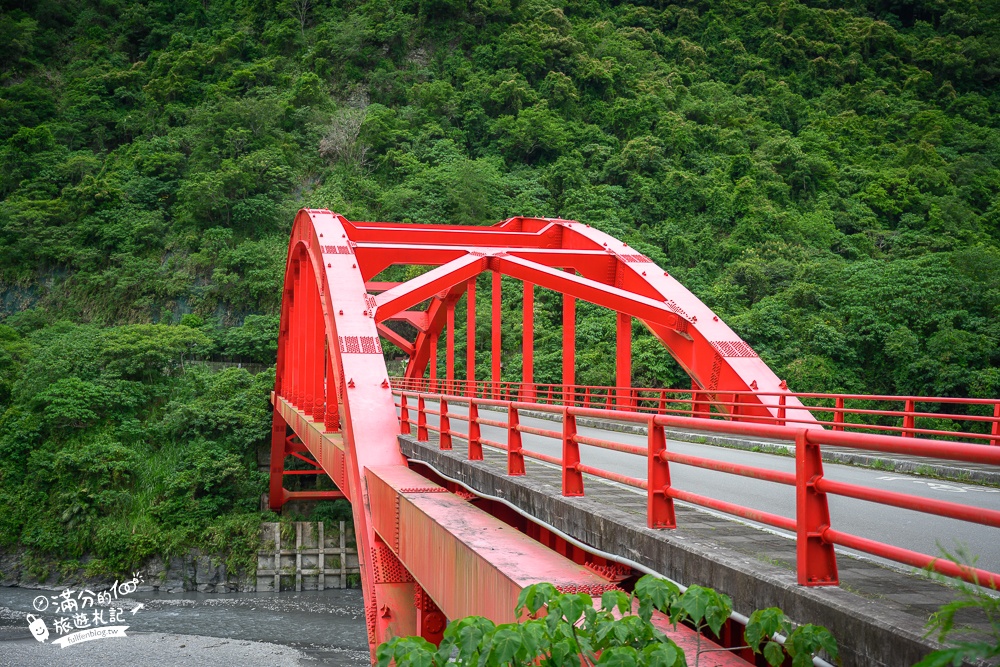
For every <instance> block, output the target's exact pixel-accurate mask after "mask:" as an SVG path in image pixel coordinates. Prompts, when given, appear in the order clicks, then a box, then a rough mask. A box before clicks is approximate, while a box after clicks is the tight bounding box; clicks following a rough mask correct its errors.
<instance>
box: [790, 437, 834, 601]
mask: <svg viewBox="0 0 1000 667" xmlns="http://www.w3.org/2000/svg"><path fill="white" fill-rule="evenodd" d="M822 477H823V458H822V456H821V453H820V449H819V445H816V444H813V443H811V442H809V432H808V431H806V430H805V429H800V430H799V431H798V433H797V434H796V436H795V514H796V517H795V526H796V536H795V537H796V540H795V550H796V570H797V571H798V579H799V585H800V586H836V585H838V584H839V583H840V580H839V578H838V576H837V555H836V554H835V553H834V551H833V544H831V543H829V542H827V541H826V540H824V539H823V532H824V531H825V530H826V529H827V528H829V527H830V508H829V506H828V505H827V501H826V494H825V493H823V492H821V491H818V490H817V489H816V482H817V481H818V480H820V479H821V478H822Z"/></svg>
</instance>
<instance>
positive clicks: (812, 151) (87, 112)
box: [0, 0, 1000, 396]
mask: <svg viewBox="0 0 1000 667" xmlns="http://www.w3.org/2000/svg"><path fill="white" fill-rule="evenodd" d="M3 6H4V7H5V8H6V10H5V11H4V13H3V15H2V19H0V36H2V43H3V44H4V47H3V51H2V53H0V66H2V68H3V74H2V78H0V86H2V88H0V109H2V114H0V118H2V122H0V163H2V164H3V169H2V170H0V195H2V196H3V197H4V201H3V203H2V204H0V278H2V280H3V281H4V285H5V286H6V293H5V297H6V298H5V307H6V308H7V309H8V310H12V309H15V308H16V307H17V306H18V305H19V304H21V305H23V304H33V305H35V307H36V308H38V309H40V310H42V311H43V312H44V313H45V317H48V318H49V320H50V321H51V320H53V319H58V318H66V317H68V318H71V319H74V320H85V321H92V322H96V323H101V324H119V323H123V322H130V321H160V320H168V321H176V320H177V318H178V317H179V316H180V314H181V313H185V312H194V313H197V314H198V315H199V316H200V317H202V318H204V319H205V320H206V321H212V322H215V323H221V324H223V325H230V324H233V323H234V322H237V323H238V322H241V321H242V319H243V317H244V316H245V315H246V314H248V313H261V314H268V315H272V316H273V314H274V313H275V312H276V308H277V304H278V301H279V297H280V287H279V285H280V280H281V276H282V270H283V247H284V245H285V243H286V234H287V231H288V229H289V224H290V220H291V215H292V212H293V211H294V210H295V209H297V208H298V207H300V206H303V205H311V206H322V207H328V208H331V209H334V210H337V211H339V212H342V213H344V214H345V215H347V216H348V217H349V218H355V219H373V218H374V219H400V220H413V221H417V222H453V223H477V224H485V223H489V222H493V221H495V220H497V219H500V218H502V217H505V216H508V215H512V214H526V215H561V216H563V217H567V218H575V219H578V220H581V221H584V222H588V223H591V224H594V225H596V226H598V227H600V228H602V229H604V230H607V231H609V232H611V233H613V234H615V235H617V236H619V237H621V238H623V239H625V240H627V241H629V242H630V243H632V244H633V245H635V246H636V247H638V248H640V249H641V250H642V251H644V252H647V253H648V254H649V255H650V256H652V257H653V258H654V259H656V260H657V261H658V262H659V263H661V264H662V265H664V266H666V267H668V268H669V269H670V270H671V271H672V272H673V273H674V275H676V276H678V277H679V278H680V279H681V280H682V282H684V283H685V284H686V285H687V286H688V287H689V288H691V289H692V290H693V291H694V292H695V293H696V294H698V295H699V296H700V297H702V298H703V299H704V300H705V301H707V302H708V303H709V305H710V306H712V307H713V308H715V309H716V310H717V311H718V312H719V313H720V314H721V315H722V316H723V317H724V319H726V320H727V321H728V322H730V323H731V324H732V326H733V327H734V328H735V329H736V330H737V331H738V332H739V333H740V334H741V335H742V336H744V337H745V338H746V339H747V340H748V341H750V342H751V344H753V345H754V346H755V347H756V348H757V349H758V350H759V351H760V352H761V353H762V355H763V356H764V358H765V359H766V360H767V361H768V362H769V363H770V364H771V365H772V366H774V367H775V368H776V369H777V370H778V372H779V375H781V376H782V377H786V378H787V379H788V380H789V383H790V385H791V386H792V388H794V389H799V390H835V389H842V390H858V391H868V392H882V393H896V392H900V393H911V392H912V393H925V394H945V395H969V394H973V395H980V396H992V395H996V393H997V391H998V388H1000V372H998V370H997V368H996V366H997V364H998V361H1000V316H998V315H1000V311H998V307H1000V250H998V245H997V243H998V235H1000V210H998V205H997V203H996V202H997V192H998V190H1000V170H998V165H1000V128H998V118H1000V116H998V114H997V110H998V105H1000V96H998V93H997V83H998V80H1000V66H998V65H997V63H998V62H1000V24H998V23H1000V5H998V3H997V2H996V1H995V0H990V1H983V2H973V1H972V0H966V1H962V2H948V3H942V2H938V1H935V0H912V1H903V0H899V1H889V0H882V1H875V0H872V1H870V2H864V1H862V0H855V1H853V2H847V3H842V2H837V3H831V2H825V1H823V0H816V1H814V2H795V1H787V0H782V1H778V0H767V1H762V2H759V3H757V4H755V5H750V4H747V3H742V2H712V3H709V2H684V3H678V4H667V3H660V2H649V3H642V2H637V3H633V4H618V3H615V4H611V3H607V2H600V1H598V0H592V1H591V2H585V3H560V2H558V0H531V1H527V2H508V1H507V0H474V1H473V0H469V1H467V2H461V1H459V2H456V1H454V0H409V1H403V2H394V3H390V2H385V1H383V0H367V1H364V0H359V1H357V2H339V1H338V2H334V1H332V0H280V1H277V2H268V1H264V0H204V1H199V2H196V1H195V0H188V1H183V0H180V1H174V2H165V1H157V0H150V1H147V2H121V1H119V0H103V1H91V2H83V1H76V2H56V1H55V0H43V1H41V2H5V3H3ZM509 292H510V294H511V296H510V298H509V299H508V301H510V306H511V307H513V306H514V297H515V292H516V290H509ZM541 307H543V308H544V307H545V303H544V300H543V301H542V304H541ZM553 311H554V309H553ZM584 315H586V313H585V314H584ZM512 319H513V318H512ZM590 319H591V320H592V322H591V323H590V324H587V323H584V324H583V325H582V326H581V331H580V336H581V339H583V338H584V337H586V340H587V345H586V346H584V347H587V348H588V350H589V357H588V358H583V359H581V360H580V367H581V373H582V375H583V376H584V377H581V380H582V381H592V382H595V383H596V382H598V381H600V382H610V380H611V377H612V369H611V368H610V366H609V359H610V356H609V355H608V354H607V353H606V352H607V350H606V349H605V346H606V345H609V344H610V343H609V342H608V341H610V340H613V337H612V336H609V335H607V333H608V332H609V331H610V327H611V326H612V321H611V320H610V318H606V317H605V318H602V317H600V316H599V315H596V314H595V315H594V316H593V317H591V318H590ZM543 322H544V320H543ZM510 326H511V327H512V329H511V331H509V332H506V333H509V334H510V335H508V336H506V337H505V340H506V341H508V342H507V343H505V346H506V347H507V348H508V349H507V350H506V355H505V356H506V358H507V359H508V360H509V363H506V364H505V374H509V375H510V376H511V377H516V371H517V367H518V365H519V362H518V354H517V345H518V343H517V340H518V339H517V336H516V335H514V334H515V333H516V331H515V330H514V328H515V327H516V326H517V325H516V324H515V323H513V322H512V323H511V324H510ZM637 333H638V334H640V341H639V342H637V359H638V361H637V364H636V365H637V367H638V368H637V375H638V376H639V377H637V378H636V379H637V382H640V383H641V384H656V383H667V384H671V383H677V382H679V381H680V380H682V379H683V378H682V376H681V375H680V373H679V371H678V369H676V367H674V366H673V365H672V363H670V362H669V361H668V360H667V359H666V357H665V356H664V355H661V354H659V353H658V351H657V350H655V346H654V345H653V344H652V343H651V341H646V342H643V339H642V332H638V331H637ZM543 337H544V334H543ZM243 342H244V341H242V340H233V341H232V345H233V348H234V349H236V348H240V346H241V345H242V344H243ZM546 343H547V341H546V340H541V341H539V346H540V351H539V354H538V359H539V366H540V368H539V377H540V379H546V378H547V376H549V375H551V376H553V377H552V378H550V379H555V376H556V375H557V372H558V370H557V369H558V363H557V360H556V359H555V350H554V349H552V350H549V349H548V347H552V346H548V347H547V346H546ZM230 352H233V350H230Z"/></svg>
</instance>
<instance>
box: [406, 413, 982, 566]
mask: <svg viewBox="0 0 1000 667" xmlns="http://www.w3.org/2000/svg"><path fill="white" fill-rule="evenodd" d="M427 407H428V409H430V410H437V409H438V405H437V404H436V403H430V402H428V403H427ZM448 411H449V412H451V413H452V414H462V415H465V414H467V409H466V406H465V405H460V404H454V403H452V404H449V406H448ZM410 415H411V420H413V421H414V422H416V410H414V409H411V412H410ZM480 418H483V419H491V420H496V421H506V415H505V414H502V413H498V412H491V411H487V410H480ZM520 422H521V424H522V425H525V426H532V427H535V428H541V429H546V430H550V431H559V430H561V426H560V425H559V424H558V423H557V422H553V421H549V420H543V419H536V418H531V417H526V416H524V415H522V416H521V418H520ZM428 423H430V424H432V425H435V426H436V425H437V424H438V418H437V417H436V416H435V415H428ZM451 427H452V429H453V430H454V431H456V432H462V433H465V432H466V427H467V423H466V422H465V421H462V420H458V419H452V421H451ZM577 431H578V433H579V434H580V435H586V436H590V437H594V438H601V439H604V440H612V441H615V442H621V443H626V444H629V445H637V446H640V447H646V436H644V435H634V434H629V433H619V432H616V431H607V430H603V429H595V428H586V427H580V428H578V429H577ZM521 436H522V447H523V448H524V449H528V450H531V451H536V452H540V453H542V454H548V455H549V456H555V457H557V458H558V457H560V456H561V455H562V444H561V442H560V441H558V440H555V439H552V438H546V437H543V436H537V435H532V434H528V433H522V434H521ZM481 437H483V438H485V439H487V440H493V441H495V442H501V443H505V442H506V441H507V431H506V429H500V428H496V427H492V426H485V425H483V426H481ZM667 447H668V448H669V449H670V450H672V451H674V452H678V453H682V454H689V455H692V456H700V457H703V458H710V459H715V460H717V461H726V462H729V463H736V464H743V465H751V466H755V467H758V468H766V469H769V470H780V471H785V472H794V471H795V459H794V458H792V457H786V456H779V455H776V454H766V453H762V452H750V451H744V450H738V449H727V448H724V447H719V446H715V445H701V444H696V443H690V442H682V441H676V440H670V441H669V442H668V444H667ZM580 458H581V460H582V462H583V463H584V464H586V465H590V466H594V467H596V468H601V469H603V470H608V471H612V472H616V473H621V474H624V475H630V476H633V477H638V478H640V479H645V478H646V459H645V457H640V456H635V455H631V454H626V453H622V452H616V451H611V450H607V449H601V448H598V447H592V446H588V445H581V446H580ZM536 463H538V462H536ZM823 471H824V475H825V476H826V477H827V478H829V479H831V480H836V481H840V482H847V483H851V484H857V485H860V486H865V487H869V488H874V489H883V490H886V491H896V492H900V493H908V494H912V495H915V496H921V497H924V498H935V499H939V500H947V501H951V502H955V503H960V504H963V505H969V506H972V507H980V508H984V509H992V510H1000V489H998V488H994V487H989V486H979V485H976V484H972V483H968V484H966V483H959V482H953V481H941V480H935V479H931V478H928V477H922V476H919V475H907V474H901V473H895V472H893V473H889V472H885V471H879V470H871V469H867V468H859V467H855V466H848V465H837V464H831V463H824V465H823ZM670 478H671V484H672V485H673V486H675V487H677V488H678V489H682V490H685V491H690V492H692V493H698V494H701V495H704V496H708V497H710V498H714V499H718V500H724V501H728V502H731V503H736V504H738V505H742V506H744V507H750V508H753V509H757V510H762V511H766V512H771V513H773V514H779V515H782V516H785V517H789V518H792V519H794V518H795V489H794V487H791V486H785V485H782V484H776V483H773V482H766V481H761V480H757V479H752V478H749V477H740V476H735V475H730V474H727V473H721V472H715V471H712V470H704V469H702V468H695V467H692V466H686V465H680V464H676V463H673V464H671V466H670ZM586 483H587V481H586V480H585V488H586ZM591 483H593V482H591ZM635 491H636V493H641V494H643V495H645V491H643V490H641V489H635ZM828 498H829V504H830V523H831V526H832V527H833V528H835V529H836V530H839V531H842V532H846V533H851V534H853V535H857V536H860V537H865V538H868V539H872V540H877V541H879V542H885V543H887V544H891V545H893V546H897V547H902V548H905V549H911V550H913V551H918V552H921V553H924V554H928V555H930V556H943V555H944V551H945V550H947V551H948V552H950V553H956V551H962V552H963V553H965V554H968V556H969V557H971V558H974V559H975V565H976V566H977V567H979V568H982V569H985V570H989V571H992V572H998V571H1000V529H997V528H991V527H989V526H983V525H979V524H973V523H967V522H964V521H958V520H955V519H948V518H945V517H939V516H934V515H929V514H920V513H918V512H914V511H911V510H905V509H900V508H896V507H889V506H885V505H879V504H875V503H871V502H867V501H863V500H855V499H853V498H845V497H842V496H834V495H829V496H828ZM678 502H679V501H678ZM705 511H708V510H705ZM714 513H716V514H718V512H714ZM740 520H741V521H743V522H744V523H750V524H751V525H759V524H753V522H748V521H744V520H742V519H740ZM767 529H768V530H771V531H773V532H775V533H779V534H782V535H786V536H788V537H789V538H790V539H793V538H794V536H793V535H792V534H791V533H789V532H787V531H784V530H781V529H777V528H772V527H770V526H768V527H767ZM844 551H847V552H848V553H855V552H853V551H850V550H846V549H845V550H844Z"/></svg>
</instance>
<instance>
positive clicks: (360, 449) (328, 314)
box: [271, 209, 811, 647]
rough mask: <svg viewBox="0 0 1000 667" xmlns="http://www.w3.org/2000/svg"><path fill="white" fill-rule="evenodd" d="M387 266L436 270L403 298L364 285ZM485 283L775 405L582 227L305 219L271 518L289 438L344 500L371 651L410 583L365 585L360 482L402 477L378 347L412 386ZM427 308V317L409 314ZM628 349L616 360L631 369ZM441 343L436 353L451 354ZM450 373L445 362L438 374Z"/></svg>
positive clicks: (633, 262)
mask: <svg viewBox="0 0 1000 667" xmlns="http://www.w3.org/2000/svg"><path fill="white" fill-rule="evenodd" d="M393 264H419V265H429V266H436V267H437V268H434V269H432V270H431V271H428V272H427V273H425V274H423V275H422V276H419V277H417V278H415V279H414V280H411V281H408V282H406V283H403V284H400V285H395V284H381V283H378V282H370V281H372V280H373V279H374V278H375V276H377V275H378V274H379V273H380V272H381V271H382V270H383V269H385V268H386V267H388V266H391V265H393ZM483 270H493V271H496V272H499V273H502V274H504V275H508V276H511V277H514V278H516V279H520V280H523V281H527V282H530V283H533V284H536V285H539V286H542V287H547V288H549V289H554V290H556V291H559V292H561V293H563V294H564V295H565V296H564V298H565V299H566V301H567V303H571V302H572V300H573V299H575V298H581V299H585V300H587V301H591V302H593V303H597V304H599V305H602V306H605V307H608V308H611V309H612V310H615V311H618V312H620V313H624V314H625V316H632V317H636V318H638V319H640V321H642V322H643V323H644V324H645V325H646V326H647V327H648V328H649V329H650V330H651V331H652V332H653V333H654V334H655V335H656V336H657V337H658V338H659V339H660V340H661V341H662V342H663V343H664V345H665V346H666V347H667V349H668V350H669V351H670V353H671V354H672V355H673V356H674V358H675V359H677V361H678V362H679V363H680V364H681V366H682V367H683V368H684V369H685V370H687V371H688V372H689V373H690V374H691V376H692V378H693V380H694V381H695V383H696V384H697V385H698V386H699V387H701V388H702V389H703V390H704V394H703V396H704V400H705V402H706V403H711V402H716V405H719V403H720V402H722V401H724V400H725V398H718V396H720V395H723V394H724V392H726V391H745V390H747V389H757V388H759V389H760V390H761V391H764V392H777V391H779V382H780V381H779V380H778V378H777V377H776V376H775V375H774V373H772V372H771V371H770V369H769V368H767V366H766V364H764V363H763V361H761V360H760V359H759V357H757V355H756V353H754V352H753V351H752V350H751V349H750V348H749V346H748V345H746V343H745V342H743V341H742V340H741V339H739V337H738V336H736V334H735V333H734V332H732V330H731V329H729V327H727V326H726V325H725V324H724V323H723V322H721V321H720V320H719V319H718V318H717V317H716V316H715V315H714V314H713V313H712V311H711V310H709V309H708V308H707V307H706V306H705V305H704V304H703V303H701V302H700V301H699V300H698V299H697V298H696V297H694V295H692V294H691V293H690V292H689V291H687V290H686V289H684V287H683V286H681V285H680V284H679V283H677V281H676V280H674V279H673V278H672V277H670V276H668V275H667V273H666V272H664V271H662V269H659V268H658V267H656V265H655V264H653V263H652V262H651V261H650V260H649V259H648V258H646V257H644V256H643V255H641V254H639V253H636V252H635V251H634V250H633V249H631V248H628V246H627V245H626V244H624V243H622V242H620V241H618V240H617V239H614V238H613V237H611V236H608V235H607V234H604V233H602V232H600V231H598V230H596V229H593V228H591V227H588V226H586V225H582V224H580V223H577V222H573V221H567V220H558V219H547V218H511V219H509V220H506V221H503V222H501V223H499V224H497V225H494V226H492V227H468V226H465V227H452V226H446V225H411V224H399V223H351V222H349V221H347V220H346V219H344V218H343V217H342V216H339V215H336V214H334V213H332V212H330V211H328V210H306V209H303V210H302V211H300V212H299V213H298V215H297V216H296V218H295V222H294V224H293V228H292V235H291V240H290V243H289V249H288V257H287V265H286V273H285V284H284V292H283V299H282V312H281V323H280V326H279V340H278V364H277V371H276V376H275V391H274V394H273V397H272V402H273V404H274V407H275V413H274V421H273V428H272V458H271V504H272V506H273V507H276V508H277V507H280V506H281V504H282V502H283V501H284V499H285V496H284V493H287V492H285V491H284V490H283V489H282V487H281V482H280V480H281V477H282V474H283V471H284V463H283V461H284V457H285V455H286V443H285V438H286V436H287V432H286V431H287V428H289V427H290V428H291V429H292V431H293V432H294V433H296V434H298V435H299V437H300V438H301V439H302V442H303V444H304V447H305V448H306V449H308V450H309V451H310V452H311V453H312V455H313V456H314V457H315V458H316V461H317V462H319V464H320V465H321V466H322V467H323V470H324V471H326V473H327V474H328V475H330V477H331V478H332V479H333V480H334V482H335V483H336V485H337V486H338V488H339V489H341V491H342V492H343V493H344V495H345V497H347V498H348V499H349V500H351V506H352V512H353V514H354V523H355V527H356V530H357V534H358V552H359V559H360V561H361V570H362V587H363V589H364V593H365V606H366V617H367V619H368V622H369V640H370V642H371V645H372V646H373V647H374V646H375V645H376V644H377V643H378V642H380V641H382V640H383V639H385V638H386V637H387V636H389V634H393V633H396V634H399V633H407V634H412V632H414V631H415V629H416V626H415V623H416V622H417V621H416V619H417V613H416V611H415V610H414V609H413V608H412V598H413V585H412V582H407V581H405V579H406V577H405V576H403V575H400V576H399V577H398V578H400V579H404V581H389V580H385V579H384V578H383V579H377V578H375V577H374V576H373V574H372V573H373V569H372V568H373V567H374V566H375V564H376V560H377V559H376V556H375V554H376V553H382V547H380V545H382V538H381V537H379V535H377V534H376V532H375V531H374V528H373V527H372V513H373V512H377V511H381V510H380V509H379V507H378V505H377V504H374V505H373V504H371V503H369V502H368V498H367V490H366V486H365V484H364V483H363V477H364V470H365V469H373V468H384V467H390V468H392V467H405V460H404V459H403V457H402V456H401V454H400V453H399V449H398V445H397V443H396V432H397V430H398V422H397V419H396V413H395V407H394V405H393V402H392V397H391V392H390V389H389V382H388V374H387V372H386V368H385V364H384V360H383V357H382V354H381V351H382V350H381V346H380V344H379V335H380V334H382V335H385V336H386V337H387V338H388V339H389V340H394V341H396V342H398V343H399V344H400V348H401V349H403V351H404V352H406V353H407V354H409V355H410V363H409V365H408V367H407V371H406V374H407V377H420V376H422V375H423V373H424V372H425V371H426V368H427V364H428V361H429V359H430V358H431V357H432V351H433V350H436V349H437V348H436V346H437V345H438V339H439V337H440V334H441V331H442V328H443V327H444V326H445V323H446V322H449V321H451V322H452V324H453V319H454V318H453V317H449V314H450V313H452V314H453V309H454V303H455V300H457V299H458V298H459V297H460V296H461V295H462V294H463V293H464V292H465V290H466V289H467V287H468V286H470V285H474V280H473V278H474V277H475V276H476V275H477V274H478V273H480V272H482V271H483ZM369 289H370V290H371V291H373V292H381V294H379V295H377V296H373V295H371V294H370V293H369V292H368V290H369ZM470 296H471V295H470ZM428 299H429V300H430V302H429V305H428V307H427V310H426V311H414V310H407V308H410V307H412V306H414V305H416V304H418V303H420V302H422V301H427V300H428ZM389 320H395V321H407V322H410V324H412V325H414V326H415V327H416V329H417V331H418V334H417V338H416V340H415V341H414V342H413V343H410V342H409V341H407V340H405V339H404V338H402V337H401V336H398V335H396V336H395V337H394V336H393V334H392V332H391V330H389V329H388V328H387V327H385V326H384V324H383V323H384V322H386V321H389ZM622 321H623V322H624V320H622ZM568 324H569V325H572V322H570V323H568ZM493 326H494V328H496V327H497V325H496V324H494V325H493ZM497 330H498V329H497ZM620 330H621V331H626V328H625V324H622V326H621V329H620ZM474 333H475V332H474V331H471V330H470V332H469V334H470V337H471V336H473V335H474ZM624 335H625V334H622V335H621V336H619V339H620V346H619V347H620V350H621V352H620V353H619V355H618V357H619V359H620V360H625V361H627V360H628V356H629V355H628V354H626V351H627V348H626V341H624V339H623V336H624ZM449 336H450V338H448V339H446V341H449V343H448V344H447V345H446V350H447V351H448V352H447V353H449V354H454V344H453V343H454V341H453V333H451V334H449ZM470 340H473V339H471V338H470ZM468 352H469V353H470V354H471V353H472V348H471V347H470V348H469V350H468ZM570 353H572V351H571V352H570ZM453 364H454V360H453V359H451V358H449V359H447V361H446V368H449V369H451V368H453ZM495 368H496V366H495V365H494V369H495ZM626 370H627V369H625V370H620V371H619V378H620V379H621V378H625V377H627V373H626ZM450 374H451V371H449V375H450ZM781 389H783V387H781ZM753 398H754V399H755V403H754V404H753V405H751V406H747V410H748V411H747V412H744V411H741V413H742V415H743V416H744V417H745V416H752V414H753V410H764V411H770V410H772V406H770V405H768V402H769V401H770V402H771V403H774V404H775V405H774V406H773V409H774V410H776V408H777V406H776V404H777V398H759V397H753ZM785 410H786V412H787V414H788V418H789V419H792V418H800V419H807V418H810V417H811V415H809V413H808V412H807V411H805V410H804V409H801V404H800V403H799V402H798V401H796V400H795V399H794V398H793V397H789V400H788V401H787V402H786V404H785ZM797 412H798V413H804V416H803V415H802V414H796V413H797ZM758 414H762V413H758ZM769 414H773V413H769ZM328 428H329V431H328ZM338 429H340V430H338ZM330 431H333V432H330ZM382 546H384V545H382ZM400 567H401V568H402V569H403V570H405V567H403V566H402V565H401V566H400ZM427 590H428V591H430V590H431V589H427ZM407 599H409V600H411V604H410V608H409V610H403V609H402V608H400V609H398V610H397V613H395V614H389V615H380V603H381V605H382V606H386V607H392V606H396V607H400V605H402V606H403V607H405V606H406V604H405V600H407Z"/></svg>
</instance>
